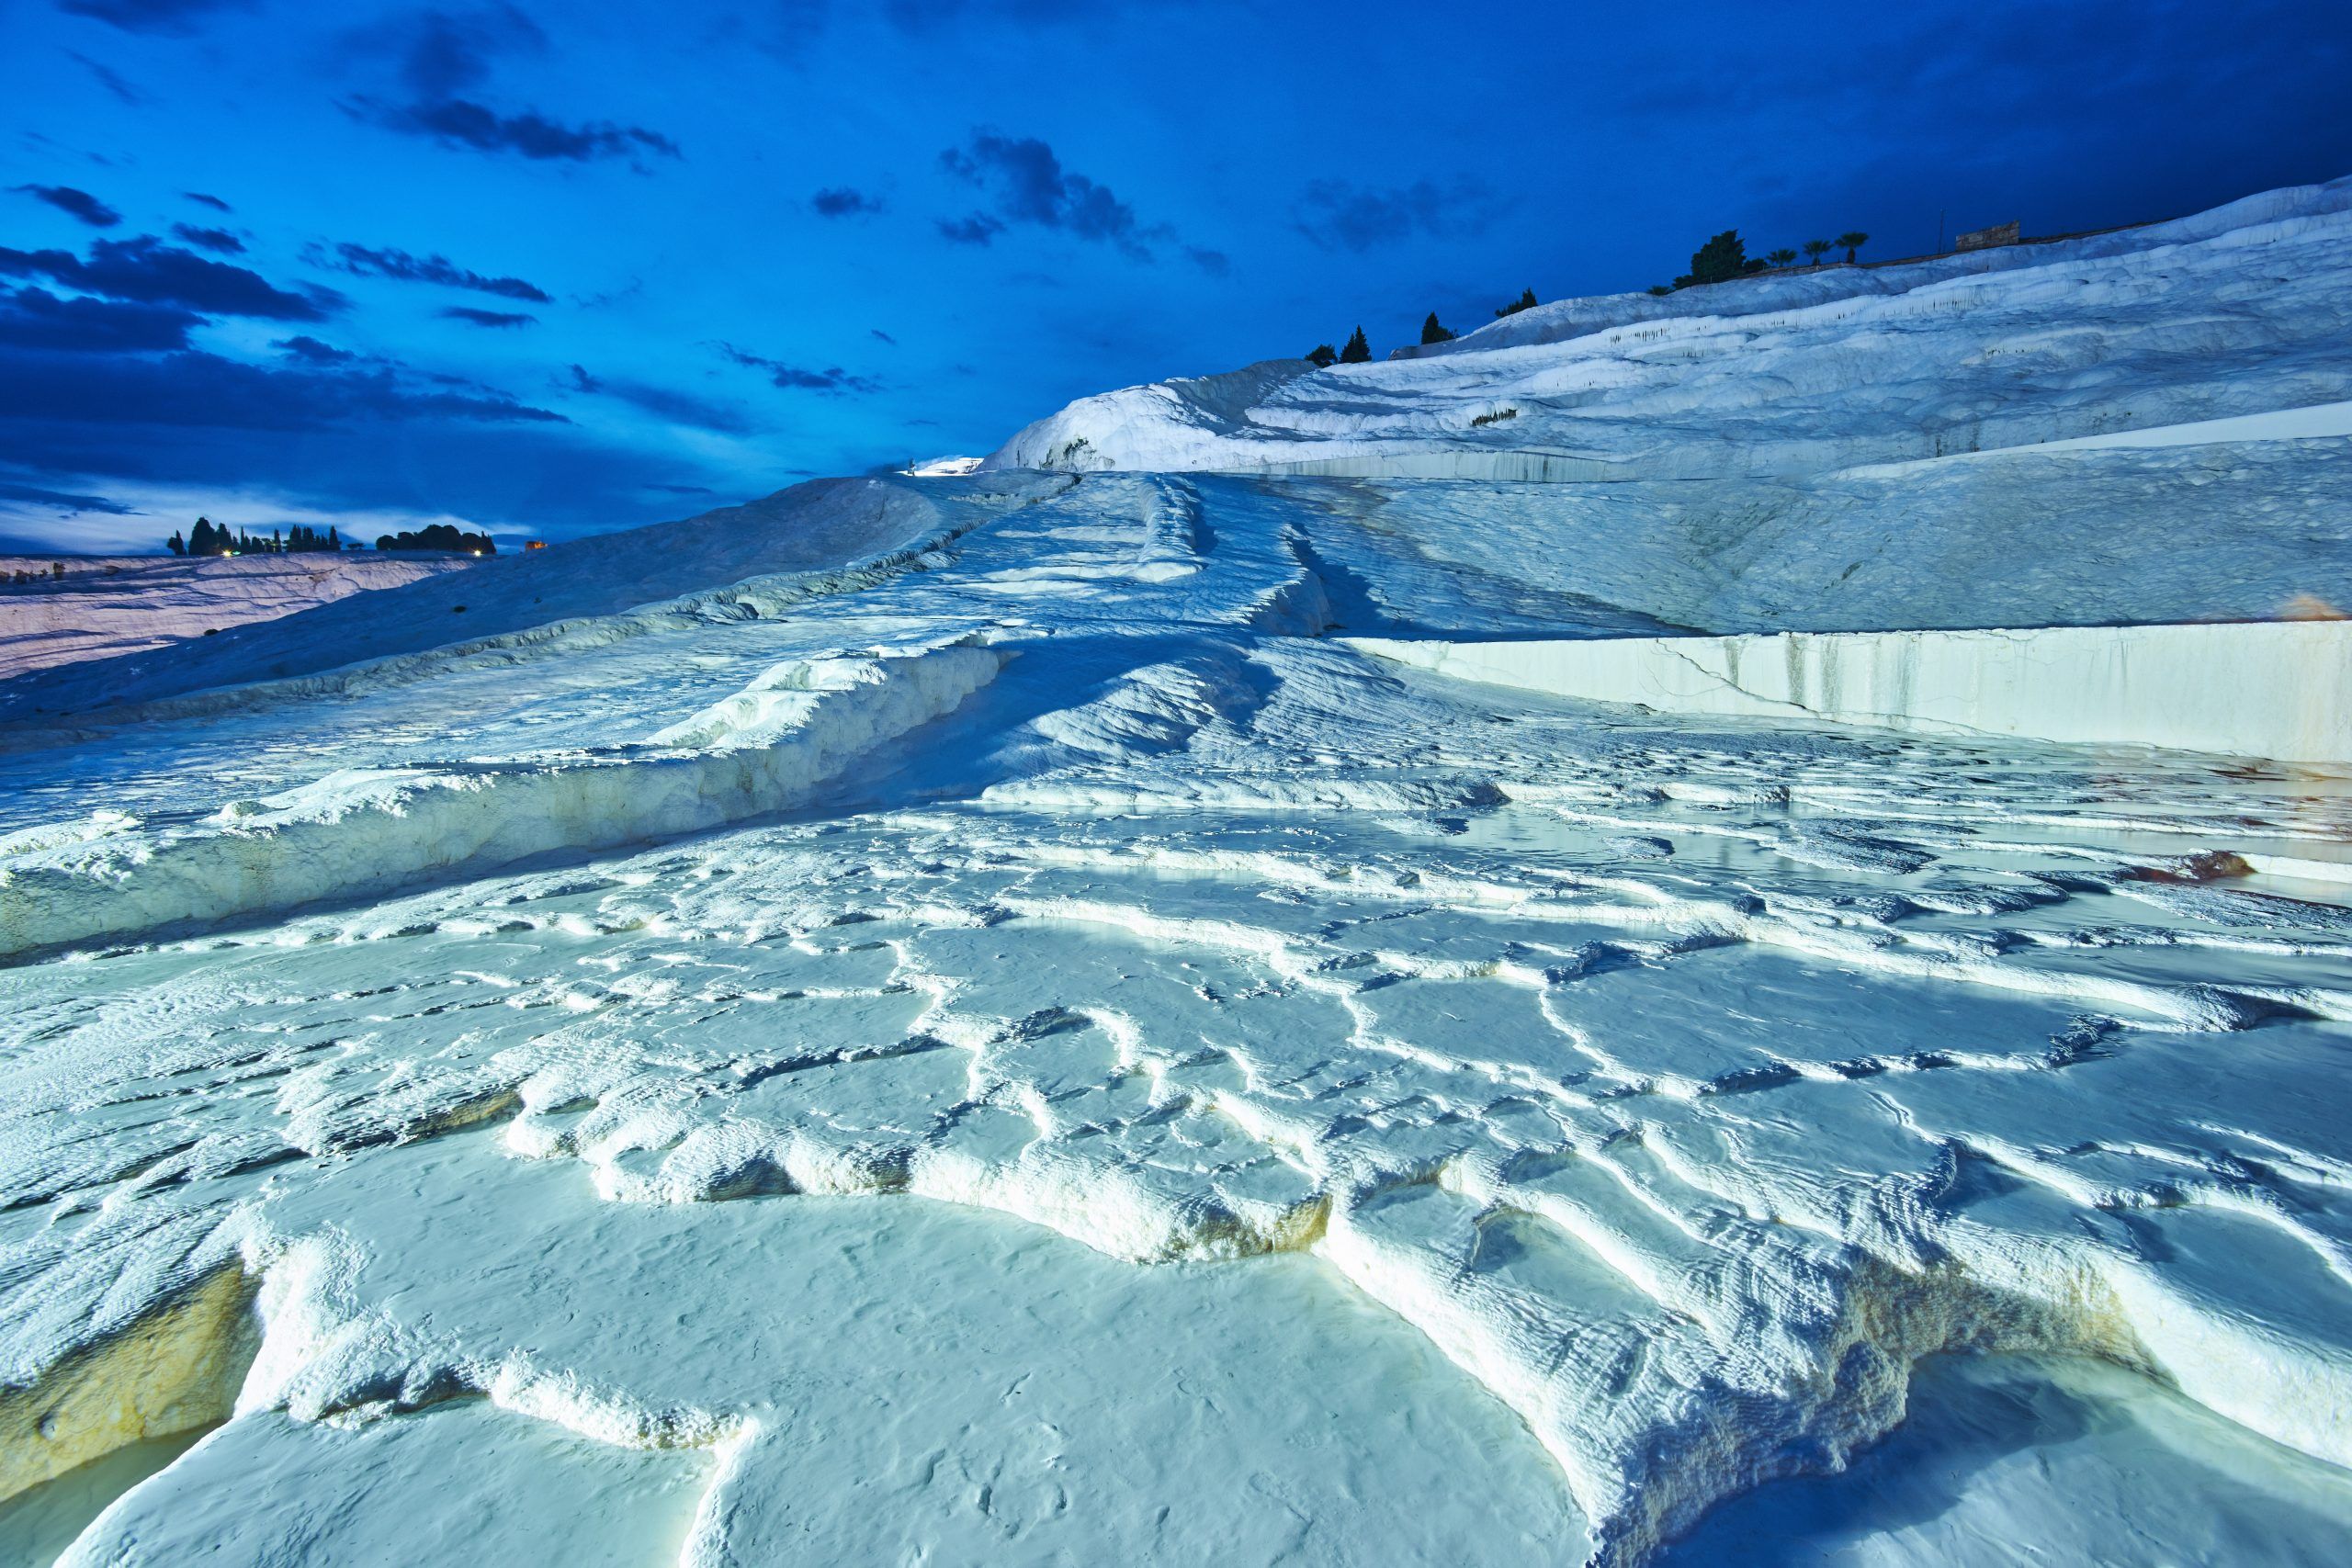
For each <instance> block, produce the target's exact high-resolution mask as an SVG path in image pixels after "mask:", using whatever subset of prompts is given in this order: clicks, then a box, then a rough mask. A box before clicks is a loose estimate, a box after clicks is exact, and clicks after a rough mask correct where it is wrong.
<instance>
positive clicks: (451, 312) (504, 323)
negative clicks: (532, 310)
mask: <svg viewBox="0 0 2352 1568" xmlns="http://www.w3.org/2000/svg"><path fill="white" fill-rule="evenodd" d="M441 314H442V316H443V317H445V318H446V319H447V320H449V321H471V322H472V323H473V324H474V325H475V326H478V327H528V326H535V325H537V322H538V318H537V316H529V315H526V314H524V313H523V312H522V311H520V310H475V309H474V308H473V307H472V306H471V305H450V306H447V307H446V308H444V309H443V310H442V311H441Z"/></svg>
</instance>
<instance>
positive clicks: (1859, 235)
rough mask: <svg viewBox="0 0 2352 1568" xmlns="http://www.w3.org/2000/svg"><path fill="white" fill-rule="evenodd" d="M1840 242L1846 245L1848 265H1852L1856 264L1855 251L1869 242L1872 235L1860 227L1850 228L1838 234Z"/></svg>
mask: <svg viewBox="0 0 2352 1568" xmlns="http://www.w3.org/2000/svg"><path fill="white" fill-rule="evenodd" d="M1838 243H1839V244H1841V245H1843V246H1845V247H1846V265H1849V266H1851V265H1854V253H1855V252H1856V251H1859V250H1860V249H1861V248H1862V247H1863V246H1864V245H1867V244H1869V243H1871V237H1870V236H1869V235H1868V234H1865V233H1863V232H1862V231H1860V230H1859V229H1849V230H1847V231H1845V232H1844V233H1842V234H1840V235H1838Z"/></svg>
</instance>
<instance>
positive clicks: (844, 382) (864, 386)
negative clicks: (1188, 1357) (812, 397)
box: [712, 343, 882, 395]
mask: <svg viewBox="0 0 2352 1568" xmlns="http://www.w3.org/2000/svg"><path fill="white" fill-rule="evenodd" d="M712 346H713V347H715V348H717V349H718V352H719V353H720V354H722V355H726V356H727V357H728V358H729V359H730V360H733V361H734V362H735V363H736V364H738V365H741V366H744V367H748V368H750V369H753V370H757V371H759V372H761V373H762V374H763V375H764V376H766V377H767V378H768V380H769V381H770V382H771V383H772V384H774V385H775V386H778V387H781V388H783V389H786V391H809V392H825V393H830V394H836V395H837V394H840V393H842V392H878V391H880V390H881V389H882V383H880V382H879V381H876V380H874V379H872V378H869V377H865V376H853V375H851V374H850V373H849V372H848V371H846V370H844V369H842V367H840V366H838V365H833V366H828V367H826V368H824V369H822V370H811V369H809V368H808V367H804V366H798V365H787V364H786V363H785V362H784V361H782V360H780V359H770V358H768V357H766V356H765V355H758V354H751V353H747V352H745V351H744V350H742V349H740V348H738V347H736V346H735V345H734V344H731V343H720V344H713V345H712Z"/></svg>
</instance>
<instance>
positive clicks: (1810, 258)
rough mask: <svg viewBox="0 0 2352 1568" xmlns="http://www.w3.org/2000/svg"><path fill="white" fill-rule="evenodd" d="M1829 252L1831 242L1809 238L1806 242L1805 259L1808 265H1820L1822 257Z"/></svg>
mask: <svg viewBox="0 0 2352 1568" xmlns="http://www.w3.org/2000/svg"><path fill="white" fill-rule="evenodd" d="M1827 254H1829V242H1828V241H1826V240H1807V241H1806V242H1805V243H1804V259H1805V265H1808V266H1819V265H1821V258H1822V257H1824V256H1826V255H1827Z"/></svg>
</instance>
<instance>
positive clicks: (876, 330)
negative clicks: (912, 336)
mask: <svg viewBox="0 0 2352 1568" xmlns="http://www.w3.org/2000/svg"><path fill="white" fill-rule="evenodd" d="M865 330H866V331H867V332H869V333H873V334H874V335H875V336H876V338H878V339H880V340H881V341H882V342H884V343H887V344H889V345H890V346H891V347H892V348H896V347H898V346H899V340H898V339H897V338H894V337H892V336H891V335H890V334H889V333H886V332H884V331H883V330H882V329H881V328H880V327H868V328H866V329H865Z"/></svg>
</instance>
